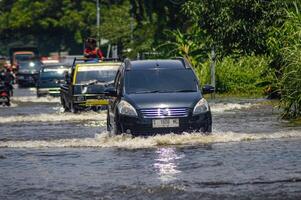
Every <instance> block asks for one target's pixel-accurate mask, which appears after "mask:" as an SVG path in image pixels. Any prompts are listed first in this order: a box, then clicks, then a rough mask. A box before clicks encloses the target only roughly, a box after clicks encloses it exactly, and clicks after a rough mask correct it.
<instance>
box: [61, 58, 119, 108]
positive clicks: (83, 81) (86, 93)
mask: <svg viewBox="0 0 301 200" xmlns="http://www.w3.org/2000/svg"><path fill="white" fill-rule="evenodd" d="M120 64H121V63H120V62H116V61H98V60H85V59H82V60H79V59H75V61H74V64H73V66H72V68H71V73H68V74H66V78H65V81H66V82H65V84H62V85H61V90H60V94H61V104H62V106H63V107H64V109H65V111H71V112H73V113H76V112H77V111H79V110H84V109H90V108H93V109H95V110H97V109H99V108H101V107H106V106H107V105H108V100H107V97H106V96H105V94H104V90H105V88H106V87H107V86H109V85H112V84H113V81H114V78H115V75H116V72H117V70H118V68H119V66H120Z"/></svg>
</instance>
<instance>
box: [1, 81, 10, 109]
mask: <svg viewBox="0 0 301 200" xmlns="http://www.w3.org/2000/svg"><path fill="white" fill-rule="evenodd" d="M0 105H2V106H10V90H9V88H7V87H5V84H3V83H0Z"/></svg>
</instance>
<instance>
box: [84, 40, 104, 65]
mask: <svg viewBox="0 0 301 200" xmlns="http://www.w3.org/2000/svg"><path fill="white" fill-rule="evenodd" d="M84 56H85V58H97V59H101V60H102V59H103V58H104V57H103V54H102V52H101V50H100V49H99V48H98V47H97V45H96V39H94V38H88V39H87V40H86V42H85V50H84Z"/></svg>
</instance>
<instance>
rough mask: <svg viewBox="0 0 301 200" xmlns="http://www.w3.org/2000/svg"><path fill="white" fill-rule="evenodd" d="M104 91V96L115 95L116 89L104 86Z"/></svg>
mask: <svg viewBox="0 0 301 200" xmlns="http://www.w3.org/2000/svg"><path fill="white" fill-rule="evenodd" d="M104 93H105V95H106V96H109V97H117V90H116V88H113V87H109V88H106V89H105V90H104Z"/></svg>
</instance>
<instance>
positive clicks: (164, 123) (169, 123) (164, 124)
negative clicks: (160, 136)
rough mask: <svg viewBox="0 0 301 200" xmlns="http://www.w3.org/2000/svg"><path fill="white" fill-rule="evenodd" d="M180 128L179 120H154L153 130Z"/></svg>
mask: <svg viewBox="0 0 301 200" xmlns="http://www.w3.org/2000/svg"><path fill="white" fill-rule="evenodd" d="M173 127H179V119H153V128H173Z"/></svg>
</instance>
